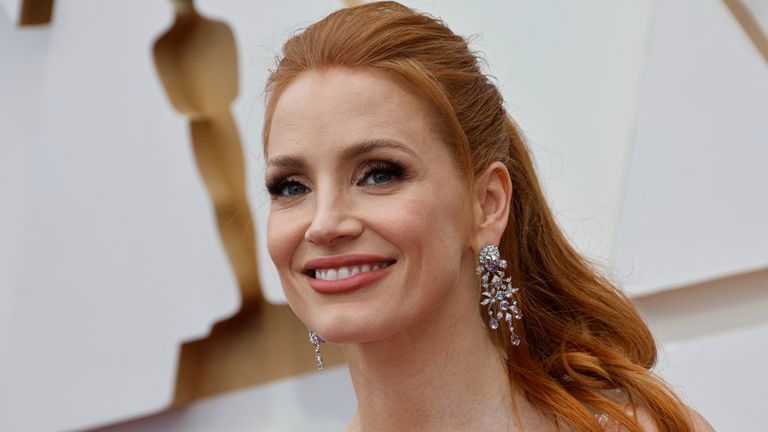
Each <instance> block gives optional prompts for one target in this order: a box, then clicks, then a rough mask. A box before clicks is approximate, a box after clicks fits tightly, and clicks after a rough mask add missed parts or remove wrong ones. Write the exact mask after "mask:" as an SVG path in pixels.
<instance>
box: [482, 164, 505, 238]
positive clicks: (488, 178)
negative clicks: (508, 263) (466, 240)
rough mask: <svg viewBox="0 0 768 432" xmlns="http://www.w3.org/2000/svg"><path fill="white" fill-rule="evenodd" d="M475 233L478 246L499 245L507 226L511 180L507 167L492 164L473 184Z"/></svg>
mask: <svg viewBox="0 0 768 432" xmlns="http://www.w3.org/2000/svg"><path fill="white" fill-rule="evenodd" d="M475 188H476V190H475V197H476V205H475V208H476V219H475V220H476V224H475V227H476V233H475V237H476V240H477V242H478V244H481V245H484V244H499V241H500V240H501V235H502V234H503V233H504V229H505V228H506V226H507V219H508V218H509V211H510V201H511V198H512V180H511V179H510V176H509V171H508V170H507V167H506V166H505V165H504V164H502V163H501V162H494V163H492V164H491V165H489V166H488V168H486V170H485V171H484V172H483V174H481V175H480V176H479V177H478V179H477V183H476V184H475Z"/></svg>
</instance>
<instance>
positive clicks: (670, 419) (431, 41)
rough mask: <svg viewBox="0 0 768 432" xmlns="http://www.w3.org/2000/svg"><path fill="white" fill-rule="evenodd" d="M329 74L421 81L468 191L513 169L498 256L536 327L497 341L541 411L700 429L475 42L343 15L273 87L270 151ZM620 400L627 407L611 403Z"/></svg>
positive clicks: (382, 18) (593, 424)
mask: <svg viewBox="0 0 768 432" xmlns="http://www.w3.org/2000/svg"><path fill="white" fill-rule="evenodd" d="M328 67H348V68H358V69H369V70H378V71H386V72H389V73H393V74H396V75H398V76H400V77H402V78H405V79H406V80H407V81H408V82H410V83H411V84H412V86H413V88H414V90H416V91H418V92H419V93H421V95H422V96H423V97H424V98H425V100H427V101H428V102H429V103H430V104H431V105H432V107H433V108H434V109H435V110H436V112H437V113H438V114H439V115H440V116H441V118H442V123H443V126H444V128H445V130H444V132H445V133H446V136H448V137H449V141H450V144H451V145H452V146H453V148H452V150H453V151H454V154H455V157H456V160H457V161H458V164H459V167H460V169H461V170H462V171H463V173H464V174H465V175H466V177H467V179H468V183H469V184H471V183H472V180H473V179H474V178H475V176H477V175H478V174H479V173H480V172H482V171H483V170H484V169H485V168H486V167H488V166H489V165H490V164H491V163H493V162H495V161H502V162H504V163H505V164H506V166H507V168H508V169H509V173H510V175H511V177H512V191H513V192H512V193H513V195H512V202H511V214H510V216H509V221H508V223H507V228H506V230H505V231H504V234H503V235H502V239H501V244H500V245H499V248H500V249H501V251H502V253H503V255H504V258H506V259H507V261H508V262H509V268H510V270H511V274H512V277H513V282H514V283H515V284H516V286H519V287H521V288H522V289H521V290H520V303H521V306H522V310H523V314H524V316H525V319H524V320H523V321H522V322H521V323H520V324H517V325H516V327H517V328H518V333H519V336H520V338H521V340H522V343H521V344H520V345H519V346H516V347H515V346H512V345H511V343H510V342H509V337H508V335H506V336H507V337H493V339H494V343H496V344H497V345H499V346H500V347H501V348H502V349H503V350H504V352H505V353H506V355H505V360H506V364H507V370H508V371H509V374H510V378H511V380H510V381H511V382H512V383H513V384H514V385H516V386H518V387H519V388H520V389H521V390H522V391H523V392H524V394H525V395H526V397H527V398H528V399H529V400H530V401H531V402H532V403H534V404H535V405H536V406H537V407H538V408H539V409H540V410H542V411H543V412H545V413H547V414H549V415H551V416H553V417H554V418H555V419H556V420H557V422H558V424H565V425H568V426H569V427H571V428H573V429H575V430H577V431H584V432H586V431H594V430H599V429H602V428H603V427H604V424H601V422H600V421H599V417H598V416H596V415H595V413H602V414H604V415H607V416H608V418H610V419H612V421H614V422H617V423H618V424H620V425H622V426H623V427H624V428H625V430H628V431H632V432H642V429H641V426H640V425H639V424H638V422H637V415H636V414H635V409H642V410H643V411H644V413H645V414H647V415H648V416H649V417H650V418H652V419H653V420H654V421H655V423H656V426H657V429H658V430H659V431H660V432H685V431H692V430H693V428H692V426H691V425H690V423H689V418H688V416H687V411H686V409H685V407H684V406H683V405H682V403H681V402H680V400H679V399H678V397H677V396H676V395H675V394H674V392H673V391H672V390H670V388H669V387H668V386H667V385H666V384H665V383H664V382H663V381H662V380H661V379H659V378H658V377H657V376H656V375H655V374H654V373H653V372H651V370H650V369H651V367H652V366H653V365H654V363H655V362H656V345H655V342H654V339H653V336H652V335H651V333H650V331H649V329H648V327H647V326H646V325H645V323H644V322H643V320H642V318H641V317H640V315H639V314H638V312H637V310H636V309H635V308H634V307H633V306H632V304H631V303H630V302H629V300H628V299H627V298H626V297H625V296H624V295H623V294H622V293H621V291H620V290H619V289H617V288H616V286H615V285H614V284H613V283H612V282H611V281H610V280H609V279H608V278H607V277H605V276H603V275H601V274H600V273H599V272H598V271H596V270H595V268H593V266H592V264H591V263H590V262H589V261H587V260H586V259H585V258H584V257H582V256H581V255H580V254H579V253H577V252H576V251H575V250H574V248H573V247H572V246H571V245H570V244H569V242H568V241H567V240H566V238H565V236H564V235H563V233H562V231H561V230H560V228H559V227H558V225H557V223H556V222H555V219H554V217H553V215H552V212H551V210H550V209H549V207H548V205H547V202H546V199H545V197H544V194H543V192H542V188H541V185H540V184H539V181H538V179H537V176H536V172H535V170H534V165H533V162H532V158H531V154H530V150H529V148H528V147H527V145H526V144H525V141H524V139H523V136H522V134H521V132H520V130H519V128H518V127H517V125H516V124H515V122H514V121H513V120H512V118H511V117H510V116H509V115H508V114H507V112H506V110H505V108H504V104H503V100H502V96H501V94H500V93H499V90H498V89H497V88H496V86H495V85H494V84H493V83H492V82H491V80H490V79H489V78H488V76H486V75H485V74H484V73H483V71H482V70H481V67H480V61H479V58H478V56H477V55H476V54H475V53H474V52H473V51H472V50H470V48H469V46H468V44H467V41H466V40H465V39H464V38H462V37H461V36H458V35H456V34H454V33H453V32H452V31H451V30H450V29H449V28H448V27H447V26H446V25H445V24H444V23H443V22H442V21H441V20H439V19H437V18H434V17H432V16H429V15H426V14H423V13H420V12H416V11H414V10H412V9H410V8H407V7H405V6H403V5H401V4H399V3H395V2H377V3H371V4H365V5H362V6H357V7H351V8H347V9H342V10H339V11H337V12H334V13H332V14H330V15H329V16H327V17H326V18H324V19H322V20H320V21H318V22H317V23H315V24H312V25H310V26H309V27H308V28H306V29H305V30H304V31H302V32H300V33H298V34H297V35H295V36H293V37H292V38H290V39H289V40H288V41H287V42H286V43H285V45H284V46H283V53H282V56H281V58H279V59H278V62H277V66H276V68H275V69H274V70H273V71H272V73H271V76H270V78H269V81H268V83H267V89H266V90H267V93H266V94H267V109H266V115H265V123H264V134H263V139H264V149H265V152H266V148H267V138H268V136H269V128H270V124H271V120H272V114H273V112H274V107H275V104H276V101H277V100H278V99H279V97H280V94H281V92H282V91H283V90H284V89H285V88H286V87H287V86H288V84H290V83H291V82H292V80H293V79H294V78H296V76H298V75H299V74H301V73H302V72H304V71H307V70H311V69H322V68H328ZM478 295H479V293H478ZM479 313H483V311H482V310H480V312H479ZM616 390H619V391H620V392H621V394H622V395H623V398H616V397H614V396H612V394H615V391H616Z"/></svg>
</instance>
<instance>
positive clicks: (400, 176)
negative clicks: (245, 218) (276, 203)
mask: <svg viewBox="0 0 768 432" xmlns="http://www.w3.org/2000/svg"><path fill="white" fill-rule="evenodd" d="M361 171H362V173H361V174H360V175H355V176H354V183H355V185H356V186H360V187H365V188H378V187H383V186H389V185H392V184H394V183H399V182H402V181H404V180H407V179H409V178H410V177H409V176H408V173H407V172H406V169H405V167H404V166H403V165H402V164H400V163H398V162H395V161H391V160H372V161H368V162H366V163H365V164H364V166H363V167H362V170H361ZM305 183H307V181H306V180H305V179H302V176H300V175H295V174H292V175H285V176H277V177H275V178H272V179H270V180H268V181H267V192H269V194H270V195H271V196H272V199H281V198H295V197H299V196H302V195H305V194H307V193H309V192H310V191H311V189H310V188H309V186H307V185H306V184H305Z"/></svg>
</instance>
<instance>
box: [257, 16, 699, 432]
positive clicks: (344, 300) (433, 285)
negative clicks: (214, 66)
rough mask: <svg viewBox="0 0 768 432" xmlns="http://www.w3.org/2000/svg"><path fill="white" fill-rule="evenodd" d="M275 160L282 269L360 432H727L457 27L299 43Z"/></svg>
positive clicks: (274, 214) (414, 23)
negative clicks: (328, 353) (343, 372)
mask: <svg viewBox="0 0 768 432" xmlns="http://www.w3.org/2000/svg"><path fill="white" fill-rule="evenodd" d="M264 152H265V157H266V160H267V169H266V174H265V176H266V182H267V188H268V190H269V192H270V194H271V196H272V207H271V213H270V219H269V229H268V245H269V252H270V255H271V256H272V259H273V261H274V262H275V265H276V266H277V269H278V271H279V274H280V278H281V281H282V284H283V287H284V290H285V293H286V296H287V298H288V301H289V303H290V305H291V307H292V308H293V310H294V311H295V312H296V314H297V315H298V316H299V318H301V320H302V321H304V322H305V323H306V324H307V325H308V327H310V328H312V329H313V330H314V331H315V332H316V333H314V332H313V333H311V340H312V341H313V342H314V343H315V345H316V347H317V349H318V352H319V344H320V343H321V342H322V341H323V339H325V340H327V341H329V342H333V343H338V344H342V346H343V349H344V353H345V357H346V359H347V362H348V364H349V370H350V374H351V376H352V380H353V383H354V386H355V393H356V396H357V400H358V407H357V411H356V413H355V415H354V417H353V419H352V421H351V423H350V426H349V430H350V431H397V430H402V431H405V430H414V431H502V430H503V431H517V430H526V431H550V430H577V431H595V430H626V431H654V430H658V431H670V432H671V431H674V432H679V431H707V430H711V428H710V427H709V426H707V425H706V422H705V421H703V420H702V419H701V418H700V417H699V416H698V415H696V414H695V413H693V412H691V411H689V410H688V409H687V408H686V407H685V406H684V405H683V404H682V403H681V402H680V400H679V399H678V398H677V397H676V396H675V395H674V393H673V392H672V391H671V390H670V389H669V388H668V387H667V386H666V385H665V384H664V383H663V382H662V381H661V380H660V379H659V378H657V377H656V376H655V375H654V374H653V373H652V372H650V370H649V369H650V368H651V366H652V365H653V364H654V362H655V359H656V348H655V345H654V341H653V338H652V336H651V334H650V332H649V330H648V328H647V327H646V326H645V324H644V323H643V321H642V320H641V318H640V316H639V315H638V313H637V311H636V310H635V309H634V308H633V307H632V305H631V304H630V303H629V301H628V300H627V299H626V298H625V297H624V296H623V295H622V294H621V292H620V291H619V290H617V289H616V288H615V287H614V286H613V285H612V284H611V282H610V281H608V280H607V279H606V278H604V277H603V276H601V275H600V274H598V273H597V272H596V271H595V270H594V269H592V268H591V266H590V265H589V263H588V262H587V261H586V260H585V259H584V258H583V257H581V256H579V254H577V253H576V252H575V251H574V249H573V248H572V247H571V246H570V245H569V244H568V242H567V241H566V239H565V238H564V236H563V234H562V233H561V231H560V229H559V228H558V226H557V224H556V223H555V220H554V219H553V216H552V213H551V211H550V210H549V209H548V207H547V204H546V201H545V199H544V196H543V194H542V190H541V187H540V185H539V183H538V180H537V178H536V175H535V172H534V168H533V164H532V162H531V157H530V154H529V150H528V148H527V147H526V145H525V143H524V141H523V139H522V136H521V134H520V132H519V130H518V128H517V127H516V125H515V123H514V122H513V121H512V119H511V118H510V117H509V115H508V114H507V113H506V111H505V109H504V106H503V101H502V98H501V95H500V94H499V91H498V90H497V89H496V87H495V86H494V85H493V84H492V83H491V82H490V81H489V79H488V78H487V77H486V76H485V75H484V74H483V73H482V72H481V71H480V68H479V67H478V59H477V58H476V56H475V55H474V54H473V53H472V52H471V51H470V50H469V48H468V47H467V43H466V41H465V40H464V39H462V38H461V37H459V36H457V35H455V34H453V33H452V32H451V31H450V29H448V28H447V27H446V26H445V24H443V23H442V22H441V21H439V20H437V19H435V18H432V17H430V16H427V15H424V14H420V13H417V12H414V11H413V10H411V9H408V8H406V7H404V6H402V5H400V4H398V3H394V2H381V3H373V4H368V5H364V6H359V7H354V8H349V9H344V10H341V11H338V12H335V13H333V14H331V15H330V16H328V17H326V18H324V19H323V20H321V21H319V22H317V23H315V24H314V25H312V26H310V27H308V28H307V29H306V30H304V31H303V32H302V33H300V34H298V35H296V36H294V37H293V38H291V39H290V40H289V41H288V42H286V44H285V45H284V47H283V56H282V58H281V59H280V60H279V63H278V65H277V67H276V69H275V70H274V71H273V73H272V74H271V77H270V80H269V82H268V86H267V111H266V116H265V127H264ZM497 247H498V248H497ZM499 251H500V254H501V256H499V255H498V253H499ZM502 257H503V258H502ZM478 264H479V267H478ZM478 308H479V311H478ZM318 335H319V336H318ZM318 360H319V361H320V359H319V356H318ZM321 364H322V363H321V361H320V364H319V365H320V366H321Z"/></svg>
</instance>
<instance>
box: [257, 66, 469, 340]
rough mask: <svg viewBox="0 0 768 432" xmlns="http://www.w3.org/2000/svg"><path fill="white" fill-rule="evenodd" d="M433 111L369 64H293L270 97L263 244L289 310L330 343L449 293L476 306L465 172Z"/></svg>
mask: <svg viewBox="0 0 768 432" xmlns="http://www.w3.org/2000/svg"><path fill="white" fill-rule="evenodd" d="M435 118H436V116H435V115H434V113H433V111H432V110H431V109H430V107H429V106H428V105H427V104H426V103H425V102H424V101H423V100H422V99H420V98H419V97H417V96H416V95H415V94H414V92H413V91H411V90H410V89H409V87H408V86H407V85H405V84H403V83H402V82H400V81H398V80H397V79H395V78H393V77H391V76H390V75H388V74H385V73H383V72H375V71H359V70H350V69H341V68H333V69H329V70H324V71H308V72H304V73H302V74H301V75H299V76H298V77H297V78H296V79H295V80H294V81H293V82H292V83H291V84H289V85H288V87H287V88H286V89H285V90H284V92H283V93H282V95H281V96H280V98H279V100H278V101H277V104H276V106H275V111H274V115H273V118H272V124H271V129H270V135H269V147H268V149H267V170H266V182H267V187H268V189H269V192H270V194H271V196H272V207H271V211H270V217H269V228H268V244H269V253H270V255H271V256H272V259H273V261H274V263H275V265H276V266H277V269H278V272H279V274H280V279H281V281H282V285H283V288H284V290H285V294H286V297H287V298H288V302H289V303H290V305H291V307H292V308H293V310H294V311H295V313H296V314H297V315H298V316H299V318H300V319H301V320H302V321H304V323H305V324H306V325H307V326H308V327H310V328H313V329H315V330H316V331H317V332H318V333H319V334H320V335H321V336H323V337H324V338H325V339H326V340H328V341H330V342H336V343H362V342H370V341H374V340H380V339H383V338H386V337H389V336H393V335H396V334H398V333H400V332H403V331H405V330H407V329H408V328H410V327H412V326H414V325H417V324H418V323H419V322H421V321H422V320H425V319H426V320H430V319H434V317H435V315H434V314H437V313H441V312H442V311H455V310H456V308H455V307H453V306H455V305H452V303H454V302H463V303H462V304H468V305H471V306H469V307H470V308H472V309H471V310H472V312H473V313H476V307H474V306H475V304H474V302H472V301H469V302H467V298H468V297H471V296H472V295H473V294H471V293H472V289H471V287H470V286H467V284H471V277H469V276H468V275H471V273H472V271H471V269H472V268H474V258H473V256H474V255H473V254H472V251H471V249H470V248H471V246H470V245H471V235H470V224H469V223H468V220H467V215H468V214H469V213H468V205H467V191H466V179H465V178H464V177H463V176H462V175H461V174H460V172H459V169H458V167H457V164H456V162H455V161H454V159H453V157H452V154H451V150H450V148H449V145H448V143H447V142H446V141H445V139H444V138H442V135H441V134H440V132H439V130H438V127H437V123H436V120H435ZM468 269H469V270H468ZM460 287H463V288H460ZM457 290H458V291H466V294H465V295H457V294H456V291H457Z"/></svg>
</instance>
